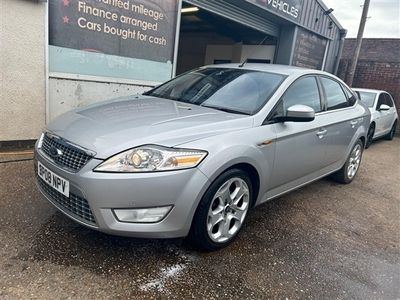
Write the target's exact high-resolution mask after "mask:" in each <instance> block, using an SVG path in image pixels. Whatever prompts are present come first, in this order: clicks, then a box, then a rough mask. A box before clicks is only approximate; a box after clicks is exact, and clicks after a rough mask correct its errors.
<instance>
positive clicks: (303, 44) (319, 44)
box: [292, 27, 328, 70]
mask: <svg viewBox="0 0 400 300" xmlns="http://www.w3.org/2000/svg"><path fill="white" fill-rule="evenodd" d="M327 44H328V41H327V39H325V38H323V37H320V36H319V35H316V34H314V33H312V32H310V31H308V30H305V29H303V28H300V27H299V28H298V32H297V37H296V44H295V48H294V54H293V62H292V64H293V65H294V66H297V67H303V68H310V69H316V70H321V69H322V66H323V63H324V57H325V51H326V46H327Z"/></svg>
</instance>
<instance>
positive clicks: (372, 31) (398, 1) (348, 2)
mask: <svg viewBox="0 0 400 300" xmlns="http://www.w3.org/2000/svg"><path fill="white" fill-rule="evenodd" d="M323 2H324V3H325V4H326V6H328V7H331V8H333V9H334V10H335V11H334V12H333V14H334V16H335V17H336V18H337V19H338V21H339V22H340V24H342V26H343V27H344V28H346V29H347V30H348V34H347V37H356V36H357V31H358V26H359V24H360V18H361V12H362V7H361V5H362V4H363V3H364V0H323ZM368 16H369V17H371V18H369V19H368V21H367V25H366V27H365V32H364V37H367V38H400V0H371V4H370V7H369V13H368Z"/></svg>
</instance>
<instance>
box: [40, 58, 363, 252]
mask: <svg viewBox="0 0 400 300" xmlns="http://www.w3.org/2000/svg"><path fill="white" fill-rule="evenodd" d="M369 124H370V112H369V110H368V108H366V106H365V105H362V104H361V103H360V102H359V101H358V98H357V97H356V95H355V93H354V92H353V91H351V89H350V88H349V87H348V86H346V84H345V83H343V82H342V81H341V80H340V79H338V78H337V77H335V76H333V75H331V74H328V73H325V72H321V71H316V70H308V69H301V68H295V67H291V66H279V65H266V64H244V65H237V64H226V65H213V66H208V67H203V68H199V69H197V70H194V71H191V72H188V73H185V74H183V75H181V76H178V77H176V78H174V79H172V80H171V81H168V82H166V83H164V84H162V85H160V86H158V87H156V88H154V89H152V90H150V91H149V92H147V93H145V94H144V95H142V96H131V97H127V98H122V99H117V100H111V101H106V102H103V103H98V104H95V105H91V106H88V107H85V108H78V109H75V110H73V111H71V112H68V113H66V114H64V115H62V116H60V117H59V118H57V119H56V120H54V121H53V122H51V123H50V124H49V125H48V127H47V129H46V130H45V132H44V133H43V134H42V136H41V138H40V139H39V141H38V142H37V144H36V148H35V168H36V169H37V171H36V174H37V180H38V186H39V188H40V191H41V192H42V193H43V195H44V196H45V197H46V198H47V199H48V200H49V201H50V202H51V203H52V204H54V205H55V206H56V207H57V208H58V209H59V210H61V211H62V212H64V213H65V214H66V215H67V216H69V217H70V218H72V219H73V220H75V221H76V222H79V223H81V224H83V225H85V226H88V227H90V228H93V229H96V230H100V231H103V232H106V233H110V234H117V235H125V236H133V237H146V238H176V237H184V236H187V235H188V236H189V240H191V241H192V242H193V243H194V244H196V245H197V246H199V247H201V248H204V249H208V250H214V249H218V248H221V247H224V246H226V245H228V244H229V243H230V242H232V241H233V240H234V238H235V237H236V235H237V234H238V232H239V230H240V229H241V228H242V225H243V223H244V221H245V219H246V216H247V213H248V210H249V209H250V208H252V207H254V206H257V205H259V204H262V203H264V202H266V201H268V200H271V199H273V198H276V197H278V196H280V195H282V194H284V193H287V192H290V191H292V190H294V189H297V188H299V187H301V186H303V185H306V184H308V183H310V182H312V181H315V180H317V179H319V178H322V177H325V176H327V175H330V174H333V177H334V178H335V179H336V180H337V181H339V182H341V183H350V182H351V181H352V180H353V179H354V177H355V176H356V174H357V171H358V169H359V166H360V163H361V157H362V153H363V149H364V145H365V142H366V137H367V131H368V126H369Z"/></svg>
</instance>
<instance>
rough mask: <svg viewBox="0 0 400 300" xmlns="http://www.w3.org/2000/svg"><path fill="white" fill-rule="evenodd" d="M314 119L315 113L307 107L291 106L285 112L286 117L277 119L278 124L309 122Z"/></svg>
mask: <svg viewBox="0 0 400 300" xmlns="http://www.w3.org/2000/svg"><path fill="white" fill-rule="evenodd" d="M314 119H315V111H314V109H312V108H311V107H309V106H307V105H300V104H298V105H293V106H291V107H289V108H288V109H287V111H286V116H282V117H277V118H276V120H277V121H278V122H311V121H313V120H314Z"/></svg>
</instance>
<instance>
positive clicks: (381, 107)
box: [378, 104, 390, 111]
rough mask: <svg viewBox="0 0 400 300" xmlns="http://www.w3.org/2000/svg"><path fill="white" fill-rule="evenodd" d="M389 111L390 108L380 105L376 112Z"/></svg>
mask: <svg viewBox="0 0 400 300" xmlns="http://www.w3.org/2000/svg"><path fill="white" fill-rule="evenodd" d="M389 109H390V106H389V105H387V104H381V106H379V108H378V110H379V111H387V110H389Z"/></svg>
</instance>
